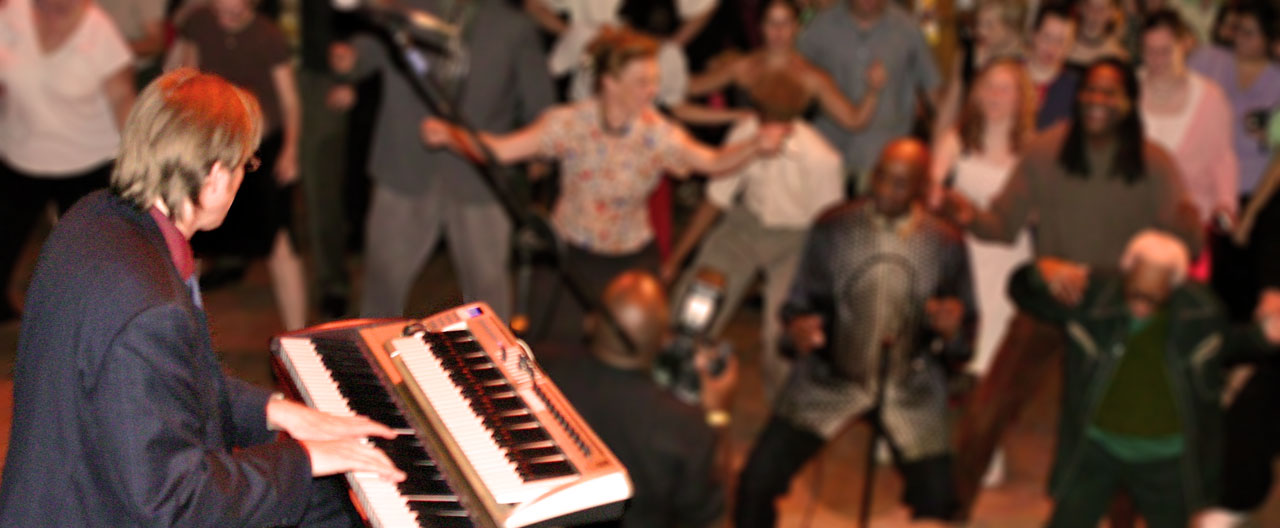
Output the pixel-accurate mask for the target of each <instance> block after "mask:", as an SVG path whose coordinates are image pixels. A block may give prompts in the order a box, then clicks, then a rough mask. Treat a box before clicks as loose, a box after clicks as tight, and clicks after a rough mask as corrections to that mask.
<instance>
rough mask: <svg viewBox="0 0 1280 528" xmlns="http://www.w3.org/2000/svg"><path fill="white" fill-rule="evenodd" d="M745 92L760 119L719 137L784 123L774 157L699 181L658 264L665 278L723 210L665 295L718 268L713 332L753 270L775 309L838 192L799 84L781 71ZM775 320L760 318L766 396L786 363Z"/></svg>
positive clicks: (828, 151)
mask: <svg viewBox="0 0 1280 528" xmlns="http://www.w3.org/2000/svg"><path fill="white" fill-rule="evenodd" d="M751 98H752V100H753V101H754V103H755V106H756V109H757V111H758V112H759V114H760V118H759V119H749V120H745V121H742V122H740V123H738V124H737V125H736V126H735V127H734V128H733V130H731V131H730V132H729V136H728V137H727V138H725V141H726V142H729V143H732V142H734V141H737V140H740V139H745V138H748V137H751V136H752V135H753V134H755V133H756V130H757V129H759V128H760V123H761V122H765V123H784V124H786V125H787V126H788V127H790V129H791V132H790V134H788V135H787V139H786V141H785V142H784V143H783V144H782V148H781V149H780V150H779V151H778V153H777V154H776V155H774V156H769V157H762V158H757V159H754V160H751V161H750V162H747V163H746V164H745V165H743V167H742V168H740V169H738V170H737V171H736V172H734V173H733V174H731V175H729V176H726V177H723V178H717V179H716V180H714V181H711V182H710V183H708V184H707V199H706V201H705V202H703V204H702V206H701V207H699V209H698V212H697V213H696V214H694V217H693V219H692V220H691V221H690V222H689V228H688V229H687V230H685V232H684V234H683V235H682V236H681V237H680V241H679V242H678V243H677V244H676V247H675V251H673V252H672V255H671V256H670V257H669V258H668V259H667V261H666V262H665V263H664V264H663V266H662V279H663V281H664V282H669V281H670V280H671V279H672V278H673V277H674V276H675V274H676V272H677V270H678V269H679V265H680V263H681V262H682V261H683V260H684V258H685V256H686V255H688V253H689V252H690V251H691V250H692V249H693V248H694V246H696V245H697V244H698V241H699V239H701V238H702V235H703V233H706V232H707V230H708V229H711V226H712V223H713V222H715V221H716V219H717V218H718V217H719V216H720V213H721V211H724V213H725V214H724V217H723V218H720V222H719V224H716V226H715V228H714V229H711V232H710V234H709V235H708V236H707V239H706V242H705V243H703V244H702V247H701V248H700V249H699V250H698V256H697V257H696V258H694V261H693V263H692V264H691V265H690V266H689V268H688V271H687V272H686V273H685V276H684V277H683V278H682V279H681V282H680V284H679V285H678V286H677V287H676V290H675V291H677V292H680V293H678V294H677V295H676V296H675V297H674V298H673V299H672V300H673V301H674V302H681V300H682V299H683V298H684V296H685V295H686V293H685V292H687V291H688V289H689V285H690V284H691V283H692V279H693V277H694V274H696V273H697V272H698V271H699V270H701V269H704V268H711V269H714V270H716V271H719V272H720V273H722V274H724V277H725V292H724V303H723V306H722V307H721V308H720V309H719V310H718V313H717V314H716V319H715V321H714V323H713V327H712V329H711V333H712V335H719V334H720V332H722V331H723V330H724V327H725V325H726V324H728V322H729V320H730V319H732V318H733V315H734V313H735V312H736V311H737V309H738V306H739V305H741V304H742V300H743V297H744V296H745V294H746V293H747V290H748V288H749V287H750V286H751V285H752V283H754V282H755V277H756V274H757V273H759V274H763V275H764V287H763V288H762V289H763V290H764V312H765V313H766V314H777V313H778V310H779V309H780V308H781V307H782V300H783V299H784V298H785V297H786V296H787V288H789V287H790V286H791V279H793V278H794V277H795V271H796V265H798V264H799V263H800V250H801V248H803V247H804V239H805V236H806V235H807V234H808V232H809V226H810V225H811V224H812V223H813V220H814V218H816V217H817V216H818V214H820V213H821V212H822V211H824V210H826V209H827V208H828V207H830V206H832V205H834V204H836V203H838V202H840V201H841V200H842V199H843V197H844V168H843V166H842V165H841V163H840V153H839V152H836V150H835V149H834V148H832V147H831V145H830V144H828V143H827V140H826V139H825V138H823V137H822V134H820V133H818V131H817V130H816V129H814V128H813V127H812V126H810V125H809V124H808V123H806V122H805V121H804V119H803V114H804V111H805V109H806V108H807V107H808V106H809V103H810V102H811V101H812V99H811V98H810V97H809V96H808V95H807V94H806V93H805V91H804V89H803V87H802V86H801V85H800V84H799V82H798V81H796V80H795V79H793V78H791V77H787V76H785V75H769V76H764V77H762V78H761V79H760V80H759V81H758V82H757V84H756V86H755V87H754V88H753V89H752V91H751ZM779 326H780V324H779V321H778V319H777V318H776V317H773V315H770V316H769V317H765V318H764V320H763V321H761V324H760V327H761V330H760V334H761V335H760V343H761V352H760V367H761V373H762V375H763V377H764V386H765V395H766V397H767V398H769V399H772V397H773V396H774V395H775V394H777V392H778V389H779V388H780V386H781V385H782V382H783V381H786V373H787V367H788V366H789V364H788V363H787V362H786V361H785V360H784V359H783V358H781V357H780V356H779V355H778V353H777V346H776V345H777V341H778V337H779V334H781V329H780V328H779Z"/></svg>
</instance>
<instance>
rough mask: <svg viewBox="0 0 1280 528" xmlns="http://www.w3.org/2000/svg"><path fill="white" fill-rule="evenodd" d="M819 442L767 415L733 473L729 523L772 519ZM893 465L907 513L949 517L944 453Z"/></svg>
mask: <svg viewBox="0 0 1280 528" xmlns="http://www.w3.org/2000/svg"><path fill="white" fill-rule="evenodd" d="M825 444H826V441H825V440H823V439H822V437H820V436H818V435H817V434H814V433H812V432H809V431H805V430H803V429H800V428H798V427H796V426H794V425H792V424H790V423H789V422H787V421H786V420H783V419H781V418H779V417H777V416H774V417H772V418H770V419H769V423H768V424H767V425H765V428H764V432H763V433H761V435H760V439H759V440H757V441H756V445H755V447H754V448H752V450H751V454H750V455H748V457H747V465H746V467H745V468H743V470H742V474H741V475H740V476H739V481H738V497H737V500H736V501H735V504H734V511H733V518H734V526H736V527H737V528H765V527H773V526H774V525H775V524H777V519H778V511H777V505H776V503H777V500H778V499H779V498H781V497H782V496H783V495H785V494H786V493H787V490H788V489H789V488H790V487H791V480H792V478H793V477H795V475H796V473H798V472H799V471H800V468H802V467H804V465H805V463H806V462H808V461H809V459H811V458H813V456H814V455H816V454H818V451H820V450H821V449H822V446H823V445H825ZM895 458H897V457H895ZM897 467H898V471H899V472H900V473H901V474H902V479H903V480H904V481H905V482H906V489H905V490H904V491H903V497H902V501H903V502H904V503H906V504H907V505H908V506H909V507H911V513H912V517H914V518H916V519H938V520H949V519H950V518H951V517H953V516H954V515H955V511H956V505H957V501H956V498H955V491H954V490H953V488H952V483H951V457H950V455H941V456H935V457H929V458H925V459H922V460H916V461H911V462H904V461H902V460H901V459H900V458H899V459H898V462H897Z"/></svg>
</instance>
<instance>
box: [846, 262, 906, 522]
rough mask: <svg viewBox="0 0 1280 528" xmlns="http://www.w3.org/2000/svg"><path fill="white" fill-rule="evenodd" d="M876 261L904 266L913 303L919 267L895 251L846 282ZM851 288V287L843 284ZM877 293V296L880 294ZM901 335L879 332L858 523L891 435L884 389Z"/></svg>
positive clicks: (867, 516)
mask: <svg viewBox="0 0 1280 528" xmlns="http://www.w3.org/2000/svg"><path fill="white" fill-rule="evenodd" d="M876 264H890V265H894V266H896V267H899V268H902V270H903V271H905V272H906V275H907V277H906V281H907V299H908V300H909V302H910V303H914V302H915V300H916V299H917V295H916V294H917V293H918V292H917V291H916V287H917V285H916V269H915V266H913V265H911V261H909V260H907V258H906V257H904V256H902V255H898V254H896V253H881V254H878V255H875V256H873V257H871V258H870V259H869V260H867V262H865V263H863V264H862V266H861V267H860V269H859V270H857V271H856V272H855V273H852V274H850V275H849V279H848V281H846V284H848V283H851V282H853V281H854V280H856V279H858V278H860V277H861V276H862V275H863V274H865V273H866V272H867V271H869V270H870V269H871V267H872V266H874V265H876ZM844 291H849V288H847V287H846V288H844ZM877 297H878V296H877ZM913 319H915V317H914V316H913V315H912V314H911V313H907V314H905V315H903V316H902V322H903V324H902V325H901V326H899V327H898V329H897V330H898V334H899V335H906V334H907V333H908V332H911V331H912V328H913V327H914V326H915V324H914V323H915V321H914V320H913ZM898 337H899V336H898V335H887V336H880V346H879V350H878V352H879V354H880V357H879V358H878V359H879V361H878V363H877V365H876V378H875V382H876V390H875V393H874V395H873V399H872V401H871V409H870V410H869V411H867V415H866V416H867V423H868V425H869V426H870V428H871V434H870V437H869V438H868V439H867V451H866V458H865V460H866V466H865V467H864V468H863V476H862V506H861V508H859V511H858V525H859V526H861V527H862V528H868V527H869V526H871V505H872V502H873V499H874V494H875V482H876V445H877V444H878V443H879V442H880V439H881V438H888V437H889V435H888V433H887V431H885V428H884V422H883V418H884V412H883V411H884V402H885V393H886V391H887V388H888V384H889V371H890V368H889V367H890V360H891V359H892V358H893V348H894V346H896V345H897V342H898Z"/></svg>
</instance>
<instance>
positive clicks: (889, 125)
mask: <svg viewBox="0 0 1280 528" xmlns="http://www.w3.org/2000/svg"><path fill="white" fill-rule="evenodd" d="M797 48H798V49H799V50H800V53H802V54H803V55H804V56H805V57H806V58H808V59H809V61H810V62H812V63H814V64H815V65H817V66H818V67H819V68H822V69H824V70H826V71H827V73H829V74H831V77H832V78H833V79H835V82H836V84H837V85H839V87H840V90H841V91H842V92H844V95H845V97H848V98H849V99H850V100H853V101H860V100H862V98H863V97H864V96H865V95H866V94H867V92H868V90H869V88H868V85H867V75H866V72H867V69H868V68H869V67H870V66H871V65H872V64H874V63H875V62H877V61H878V62H880V63H881V64H883V65H884V69H885V70H886V71H887V72H888V80H887V82H886V83H885V85H884V88H883V89H882V90H881V91H880V99H879V104H878V105H877V106H876V110H875V114H874V115H873V117H872V118H871V122H870V123H868V124H867V126H866V127H864V128H862V129H860V130H858V131H856V132H854V131H849V130H847V129H845V128H843V127H841V126H840V124H839V123H838V122H837V121H836V120H835V119H834V118H832V117H831V116H830V115H828V114H827V113H826V112H823V113H822V114H820V115H819V117H818V119H817V122H816V125H817V128H818V130H819V131H821V132H822V134H823V135H824V136H826V138H827V140H828V141H830V142H831V144H832V145H834V146H835V147H836V149H837V150H839V151H840V153H841V155H842V156H843V157H844V165H845V168H846V170H847V171H849V173H850V174H851V175H852V176H853V177H854V178H859V177H861V176H862V175H864V174H866V173H867V172H868V171H870V169H871V167H872V166H873V165H874V164H875V162H876V156H878V155H879V153H880V150H881V149H883V148H884V147H885V145H887V144H888V143H889V141H891V140H893V139H895V138H899V137H902V136H905V135H907V134H909V133H910V132H911V125H912V123H913V121H914V118H915V115H916V101H917V97H918V95H919V94H920V93H921V92H923V93H924V94H925V95H926V96H927V97H928V98H929V100H930V102H931V103H932V102H935V101H937V99H938V93H939V92H940V90H941V86H942V77H941V75H940V74H939V72H938V65H937V63H936V62H935V60H934V57H933V52H932V51H931V50H930V49H929V45H928V44H927V43H926V42H925V40H924V35H923V34H922V33H921V32H920V28H919V25H918V24H917V23H916V21H915V19H913V18H912V17H911V15H910V14H909V13H907V12H906V11H905V10H903V9H902V8H901V7H899V6H897V5H896V4H892V3H891V2H889V0H841V1H839V2H836V3H834V4H833V5H832V6H831V7H830V8H827V9H826V10H824V11H822V12H821V13H819V14H818V15H817V16H815V17H814V18H813V21H812V22H810V23H809V25H808V27H807V28H806V29H805V31H804V33H802V34H801V35H800V41H799V42H798V43H797ZM852 183H854V184H859V185H860V184H861V183H862V182H861V181H858V180H855V181H854V182H852Z"/></svg>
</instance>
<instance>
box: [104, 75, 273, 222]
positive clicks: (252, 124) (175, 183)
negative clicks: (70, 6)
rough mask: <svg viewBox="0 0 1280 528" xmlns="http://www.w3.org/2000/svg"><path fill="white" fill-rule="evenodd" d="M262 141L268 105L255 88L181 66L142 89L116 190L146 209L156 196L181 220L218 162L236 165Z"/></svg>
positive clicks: (124, 137) (114, 180) (123, 144)
mask: <svg viewBox="0 0 1280 528" xmlns="http://www.w3.org/2000/svg"><path fill="white" fill-rule="evenodd" d="M261 141H262V110H261V109H260V108H259V106H258V100H257V99H256V98H255V97H254V96H253V94H251V93H249V92H248V91H246V90H244V89H242V88H237V87H236V86H234V85H232V84H231V83H229V82H227V81H226V80H224V79H223V78H221V77H218V76H217V75H212V74H208V73H201V72H199V71H197V70H195V69H192V68H179V69H177V70H174V71H171V72H169V73H166V74H164V75H163V76H161V77H160V78H158V79H156V80H155V81H154V82H152V83H151V84H150V85H148V86H147V88H146V89H144V90H143V91H142V93H141V94H139V95H138V98H137V101H136V102H135V103H134V105H133V109H132V110H130V111H129V117H128V119H126V120H125V124H124V132H123V133H122V134H121V140H120V156H119V157H118V158H117V159H116V166H115V170H114V171H112V173H111V190H112V192H114V193H115V194H117V195H119V196H120V197H122V198H124V199H125V200H128V201H130V202H132V203H133V204H134V205H135V206H137V207H138V208H139V209H143V210H146V209H149V208H150V207H151V206H152V205H153V204H154V203H155V201H156V199H157V198H159V199H161V200H162V201H163V203H164V204H165V206H166V207H168V209H169V216H170V217H171V218H173V219H175V220H176V219H178V218H179V216H180V215H181V214H182V206H183V202H184V201H185V200H188V199H189V200H191V201H192V203H195V204H198V203H199V194H200V189H201V187H202V186H203V185H204V182H205V178H206V177H207V176H208V174H209V171H210V170H211V169H213V166H214V164H216V163H221V164H222V166H224V167H226V168H227V169H228V170H233V169H235V168H237V167H239V166H241V165H243V164H244V163H245V162H246V161H248V159H249V157H250V156H252V155H253V152H254V151H255V150H257V148H258V143H259V142H261Z"/></svg>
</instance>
